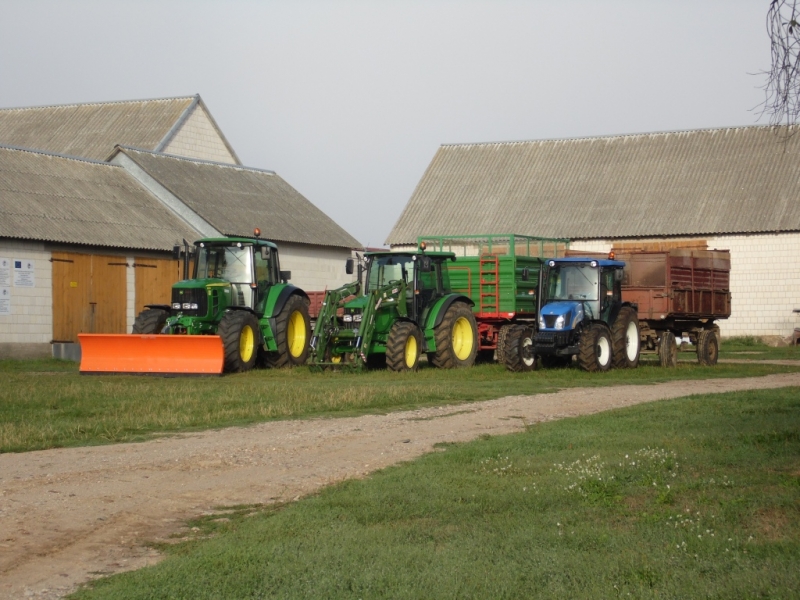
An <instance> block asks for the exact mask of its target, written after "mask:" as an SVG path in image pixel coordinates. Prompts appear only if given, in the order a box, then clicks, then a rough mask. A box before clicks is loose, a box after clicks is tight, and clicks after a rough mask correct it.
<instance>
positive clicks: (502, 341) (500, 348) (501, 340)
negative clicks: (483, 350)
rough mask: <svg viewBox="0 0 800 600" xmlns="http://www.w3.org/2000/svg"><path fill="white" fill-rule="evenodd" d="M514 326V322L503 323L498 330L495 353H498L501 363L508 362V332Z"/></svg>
mask: <svg viewBox="0 0 800 600" xmlns="http://www.w3.org/2000/svg"><path fill="white" fill-rule="evenodd" d="M512 327H514V325H513V324H507V325H502V326H501V327H500V331H498V332H497V350H495V353H496V355H497V362H499V363H500V364H501V365H504V364H505V362H506V357H505V352H506V343H507V342H506V340H507V339H508V333H509V332H510V331H511V328H512Z"/></svg>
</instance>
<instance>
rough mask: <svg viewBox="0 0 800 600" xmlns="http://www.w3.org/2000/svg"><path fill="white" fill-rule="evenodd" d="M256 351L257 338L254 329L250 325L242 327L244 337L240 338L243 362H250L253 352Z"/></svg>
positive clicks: (240, 353)
mask: <svg viewBox="0 0 800 600" xmlns="http://www.w3.org/2000/svg"><path fill="white" fill-rule="evenodd" d="M255 350H256V336H255V333H254V332H253V328H252V327H250V326H249V325H245V326H244V327H242V335H240V336H239V356H240V357H241V359H242V362H250V359H251V358H253V352H255Z"/></svg>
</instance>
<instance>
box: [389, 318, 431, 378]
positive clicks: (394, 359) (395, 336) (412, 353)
mask: <svg viewBox="0 0 800 600" xmlns="http://www.w3.org/2000/svg"><path fill="white" fill-rule="evenodd" d="M421 350H422V333H421V332H420V330H419V327H417V326H416V325H415V324H414V323H411V322H409V321H398V322H397V323H395V324H394V325H392V329H391V331H389V339H388V340H387V341H386V367H387V368H388V369H389V370H390V371H416V370H417V369H418V368H419V355H420V352H421Z"/></svg>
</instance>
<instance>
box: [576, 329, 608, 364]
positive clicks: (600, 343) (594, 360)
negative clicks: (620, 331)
mask: <svg viewBox="0 0 800 600" xmlns="http://www.w3.org/2000/svg"><path fill="white" fill-rule="evenodd" d="M578 365H580V367H581V369H583V370H584V371H589V372H594V371H608V370H609V369H610V368H611V332H610V331H609V329H608V327H606V326H605V325H603V324H602V323H592V324H591V325H589V327H587V328H586V329H585V330H584V331H583V335H581V341H580V342H579V344H578Z"/></svg>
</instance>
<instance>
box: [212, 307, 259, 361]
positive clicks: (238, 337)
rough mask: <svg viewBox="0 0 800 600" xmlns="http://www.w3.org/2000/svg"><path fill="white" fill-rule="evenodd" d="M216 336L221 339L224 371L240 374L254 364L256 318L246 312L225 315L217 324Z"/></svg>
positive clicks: (235, 311) (257, 336) (256, 334)
mask: <svg viewBox="0 0 800 600" xmlns="http://www.w3.org/2000/svg"><path fill="white" fill-rule="evenodd" d="M217 334H218V335H219V337H220V338H222V347H223V349H224V352H225V363H224V371H225V372H226V373H242V372H244V371H249V370H250V369H252V368H253V365H255V364H256V358H257V357H258V339H259V337H260V335H261V334H260V331H259V327H258V319H256V316H255V315H254V314H253V313H251V312H248V311H246V310H232V311H230V312H228V313H225V316H224V317H222V320H221V321H220V322H219V327H218V328H217Z"/></svg>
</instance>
